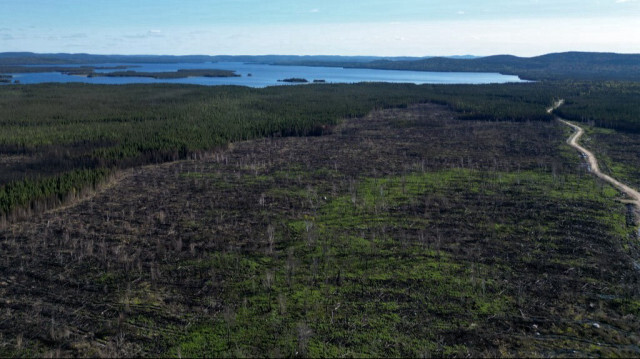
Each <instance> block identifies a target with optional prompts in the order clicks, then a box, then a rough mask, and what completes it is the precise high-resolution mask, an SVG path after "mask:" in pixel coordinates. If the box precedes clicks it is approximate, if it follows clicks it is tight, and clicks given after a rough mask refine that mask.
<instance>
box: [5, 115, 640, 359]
mask: <svg viewBox="0 0 640 359" xmlns="http://www.w3.org/2000/svg"><path fill="white" fill-rule="evenodd" d="M565 140H566V132H565V127H564V126H563V125H561V124H559V123H556V122H522V123H511V122H486V121H483V122H480V121H471V120H459V119H457V118H456V115H455V114H454V113H452V112H449V111H448V110H446V109H445V108H443V107H438V106H435V105H418V106H412V107H409V108H406V109H394V110H383V111H375V112H372V113H371V114H369V115H368V116H365V117H363V118H359V119H351V120H348V121H345V122H343V123H342V124H340V125H338V126H337V127H336V128H334V129H333V132H332V134H328V135H324V136H318V137H285V138H269V139H261V140H254V141H247V142H238V143H234V144H233V145H232V146H231V147H230V148H229V149H228V150H226V151H223V152H218V153H215V154H212V155H211V156H209V157H207V158H205V159H201V160H196V161H179V162H173V163H168V164H163V165H159V166H148V167H140V168H137V169H133V170H131V173H130V174H129V175H128V176H125V177H123V179H122V180H121V181H120V182H119V183H118V184H117V185H114V186H112V187H109V188H107V189H105V190H104V191H102V192H100V193H98V194H96V195H95V196H93V197H91V198H89V199H87V200H85V201H83V202H81V203H79V204H77V205H75V206H72V207H69V208H65V209H62V210H58V211H54V212H49V213H45V214H42V215H39V216H36V217H34V218H33V219H32V220H30V221H29V222H22V223H16V224H13V225H10V227H9V228H7V229H4V230H2V231H1V232H0V250H1V251H2V256H1V258H0V273H2V277H1V280H0V332H1V333H2V346H0V355H2V356H36V355H63V356H72V355H73V356H157V355H163V356H183V357H184V356H215V357H220V356H305V357H306V356H312V357H319V356H322V357H337V356H376V357H377V356H403V357H406V356H411V357H417V356H469V355H471V356H514V355H515V356H592V355H593V356H596V355H606V356H612V355H622V356H639V355H640V348H639V347H638V342H639V340H640V337H639V336H638V332H640V320H639V319H638V317H639V315H640V293H639V285H638V284H639V279H640V275H639V273H638V271H637V269H634V260H633V259H634V258H637V256H636V254H637V246H638V240H637V237H636V235H635V228H636V227H635V226H636V224H635V223H634V217H633V215H632V214H633V211H632V210H630V206H625V205H623V204H621V203H619V202H617V201H616V199H617V197H618V196H619V194H618V192H617V191H616V190H615V189H614V188H612V187H610V186H609V185H608V184H606V183H604V182H601V181H599V180H598V179H597V178H595V177H593V176H591V175H590V174H589V173H588V172H587V170H586V168H585V166H584V164H583V163H582V162H581V161H580V158H579V157H578V156H576V155H575V152H574V150H573V149H571V147H569V146H568V145H567V144H566V141H565ZM636 266H637V265H636Z"/></svg>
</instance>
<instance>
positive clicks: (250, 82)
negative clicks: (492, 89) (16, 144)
mask: <svg viewBox="0 0 640 359" xmlns="http://www.w3.org/2000/svg"><path fill="white" fill-rule="evenodd" d="M41 66H47V65H41ZM52 66H57V67H61V66H60V65H52ZM78 66H92V67H102V66H105V67H113V66H130V67H131V68H129V70H133V71H137V72H170V71H177V70H179V69H220V70H232V71H235V72H236V73H238V74H239V75H241V77H219V78H211V77H190V78H182V79H153V78H147V77H83V76H73V75H65V74H61V73H58V72H47V73H22V74H13V80H18V81H20V83H21V84H36V83H44V82H84V83H91V84H110V85H118V84H132V83H176V84H194V85H207V86H215V85H239V86H249V87H266V86H274V85H290V83H285V82H278V80H282V79H287V78H305V79H307V80H309V82H312V81H313V80H325V81H326V82H327V83H356V82H394V83H415V84H488V83H507V82H527V81H524V80H521V79H520V78H519V77H518V76H512V75H501V74H498V73H476V72H423V71H398V70H371V69H352V68H347V69H345V68H340V67H309V66H279V65H265V64H253V63H241V62H216V63H211V62H208V63H173V64H133V63H115V64H114V63H109V64H90V65H73V66H71V65H68V66H64V67H78ZM110 71H122V70H96V72H110Z"/></svg>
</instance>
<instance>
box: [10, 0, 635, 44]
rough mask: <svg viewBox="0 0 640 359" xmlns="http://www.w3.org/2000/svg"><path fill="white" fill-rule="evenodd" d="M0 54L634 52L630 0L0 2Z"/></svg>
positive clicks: (28, 0) (633, 19)
mask: <svg viewBox="0 0 640 359" xmlns="http://www.w3.org/2000/svg"><path fill="white" fill-rule="evenodd" d="M0 14H3V15H2V20H1V22H0V52H2V51H34V52H89V53H103V54H107V53H119V54H211V55H215V54H267V53H270V54H339V55H385V56H403V55H411V56H426V55H454V54H470V53H472V54H477V55H490V54H497V53H512V54H516V55H522V56H532V55H537V54H542V53H547V52H554V51H568V50H583V51H615V52H625V53H640V1H639V0H582V1H573V0H571V1H562V0H559V1H550V0H511V1H508V0H486V1H462V0H444V1H442V0H436V1H433V0H432V1H429V0H389V1H381V0H367V1H362V0H322V1H317V0H296V1H288V0H286V1H285V0H261V1H258V0H182V1H177V0H153V1H151V0H107V1H104V0H92V1H91V0H0Z"/></svg>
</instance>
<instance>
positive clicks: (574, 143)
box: [547, 100, 640, 210]
mask: <svg viewBox="0 0 640 359" xmlns="http://www.w3.org/2000/svg"><path fill="white" fill-rule="evenodd" d="M563 103H564V101H563V100H560V101H558V102H556V103H555V105H554V107H552V108H550V109H548V110H547V111H548V112H549V113H551V112H553V110H555V109H556V108H558V107H560V106H561V105H562V104H563ZM556 118H557V119H558V121H560V122H562V123H564V124H565V125H567V126H569V127H571V128H573V129H574V130H575V131H576V132H575V133H574V134H573V135H571V137H569V139H568V140H567V142H568V143H569V145H571V147H573V148H575V149H577V150H578V151H580V153H581V154H582V155H584V156H585V157H586V159H587V162H588V163H589V171H591V172H592V173H593V174H595V175H596V176H598V177H600V178H602V179H603V180H605V181H607V182H609V183H611V184H612V185H613V186H614V187H616V188H617V189H619V190H620V191H622V192H623V193H624V194H625V195H627V196H628V197H629V199H630V201H629V202H631V203H633V204H635V205H636V208H637V209H638V210H640V193H638V191H636V190H635V189H633V188H631V187H629V186H627V185H625V184H624V183H621V182H620V181H618V180H617V179H615V178H613V177H611V176H609V175H607V174H604V173H602V172H601V171H600V168H599V167H598V160H597V159H596V156H594V155H593V153H591V151H589V150H587V149H586V148H584V147H582V146H580V144H579V143H578V141H579V140H580V137H582V135H583V134H584V130H583V129H582V128H581V127H580V126H578V125H575V124H573V123H571V122H569V121H567V120H564V119H562V118H560V117H557V116H556Z"/></svg>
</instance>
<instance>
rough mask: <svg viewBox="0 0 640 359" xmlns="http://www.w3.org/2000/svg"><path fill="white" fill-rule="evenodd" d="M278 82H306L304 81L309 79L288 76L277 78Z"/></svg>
mask: <svg viewBox="0 0 640 359" xmlns="http://www.w3.org/2000/svg"><path fill="white" fill-rule="evenodd" d="M278 82H294V83H306V82H309V80H307V79H303V78H299V77H292V78H288V79H283V80H278Z"/></svg>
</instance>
